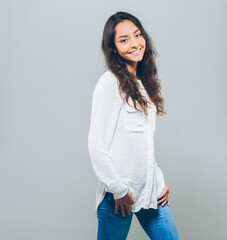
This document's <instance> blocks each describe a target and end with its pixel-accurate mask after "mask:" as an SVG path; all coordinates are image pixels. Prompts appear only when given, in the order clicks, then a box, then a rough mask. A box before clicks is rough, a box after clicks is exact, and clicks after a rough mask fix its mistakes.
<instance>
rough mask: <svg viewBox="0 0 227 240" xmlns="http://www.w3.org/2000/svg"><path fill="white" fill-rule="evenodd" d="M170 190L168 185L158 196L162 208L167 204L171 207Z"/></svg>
mask: <svg viewBox="0 0 227 240" xmlns="http://www.w3.org/2000/svg"><path fill="white" fill-rule="evenodd" d="M168 195H169V188H168V187H167V185H165V188H164V189H163V191H162V193H161V194H160V195H159V196H158V204H161V203H162V207H163V206H164V205H165V204H166V203H167V206H169V199H168Z"/></svg>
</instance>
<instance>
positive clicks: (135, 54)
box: [129, 48, 142, 56]
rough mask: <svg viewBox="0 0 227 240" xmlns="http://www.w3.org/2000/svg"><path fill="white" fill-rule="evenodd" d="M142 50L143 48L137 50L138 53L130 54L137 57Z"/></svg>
mask: <svg viewBox="0 0 227 240" xmlns="http://www.w3.org/2000/svg"><path fill="white" fill-rule="evenodd" d="M141 49H142V48H140V49H137V50H136V51H133V52H130V53H129V54H132V55H133V56H137V55H139V53H140V51H141Z"/></svg>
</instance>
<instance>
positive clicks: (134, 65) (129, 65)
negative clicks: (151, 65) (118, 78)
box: [126, 63, 137, 77]
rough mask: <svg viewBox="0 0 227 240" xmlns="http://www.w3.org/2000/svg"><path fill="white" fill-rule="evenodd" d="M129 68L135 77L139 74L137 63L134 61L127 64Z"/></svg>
mask: <svg viewBox="0 0 227 240" xmlns="http://www.w3.org/2000/svg"><path fill="white" fill-rule="evenodd" d="M126 66H127V69H128V71H129V72H130V73H132V74H133V75H134V76H135V77H137V76H136V74H137V63H132V64H126Z"/></svg>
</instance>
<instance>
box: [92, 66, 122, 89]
mask: <svg viewBox="0 0 227 240" xmlns="http://www.w3.org/2000/svg"><path fill="white" fill-rule="evenodd" d="M97 89H99V90H101V91H107V92H109V91H110V92H113V90H114V89H115V90H117V89H118V80H117V78H116V76H115V75H114V74H113V73H112V72H111V71H110V70H106V71H105V72H104V73H103V74H102V75H101V76H100V77H99V79H98V82H97V84H96V87H95V90H96V91H97Z"/></svg>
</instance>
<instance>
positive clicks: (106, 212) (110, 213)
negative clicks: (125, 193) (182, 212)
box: [97, 192, 179, 240]
mask: <svg viewBox="0 0 227 240" xmlns="http://www.w3.org/2000/svg"><path fill="white" fill-rule="evenodd" d="M114 210H115V201H114V198H113V194H112V193H109V192H107V193H106V195H105V197H104V199H103V201H102V202H101V203H100V204H99V207H98V212H97V217H98V234H97V239H98V240H125V239H126V238H127V235H128V231H129V228H130V225H131V221H132V216H133V213H131V215H130V216H129V215H128V214H127V212H126V216H125V217H123V216H122V214H121V209H120V208H119V211H118V214H115V211H114ZM134 214H135V215H136V217H137V219H138V220H139V223H140V225H141V226H142V228H143V229H144V231H145V232H146V233H147V235H148V236H149V237H150V239H152V240H179V236H178V233H177V229H176V225H175V223H174V220H173V217H172V214H171V212H170V209H169V207H168V206H167V204H165V206H163V207H162V206H161V204H159V205H158V209H152V208H150V209H143V208H142V209H141V210H140V211H139V212H136V213H134Z"/></svg>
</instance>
